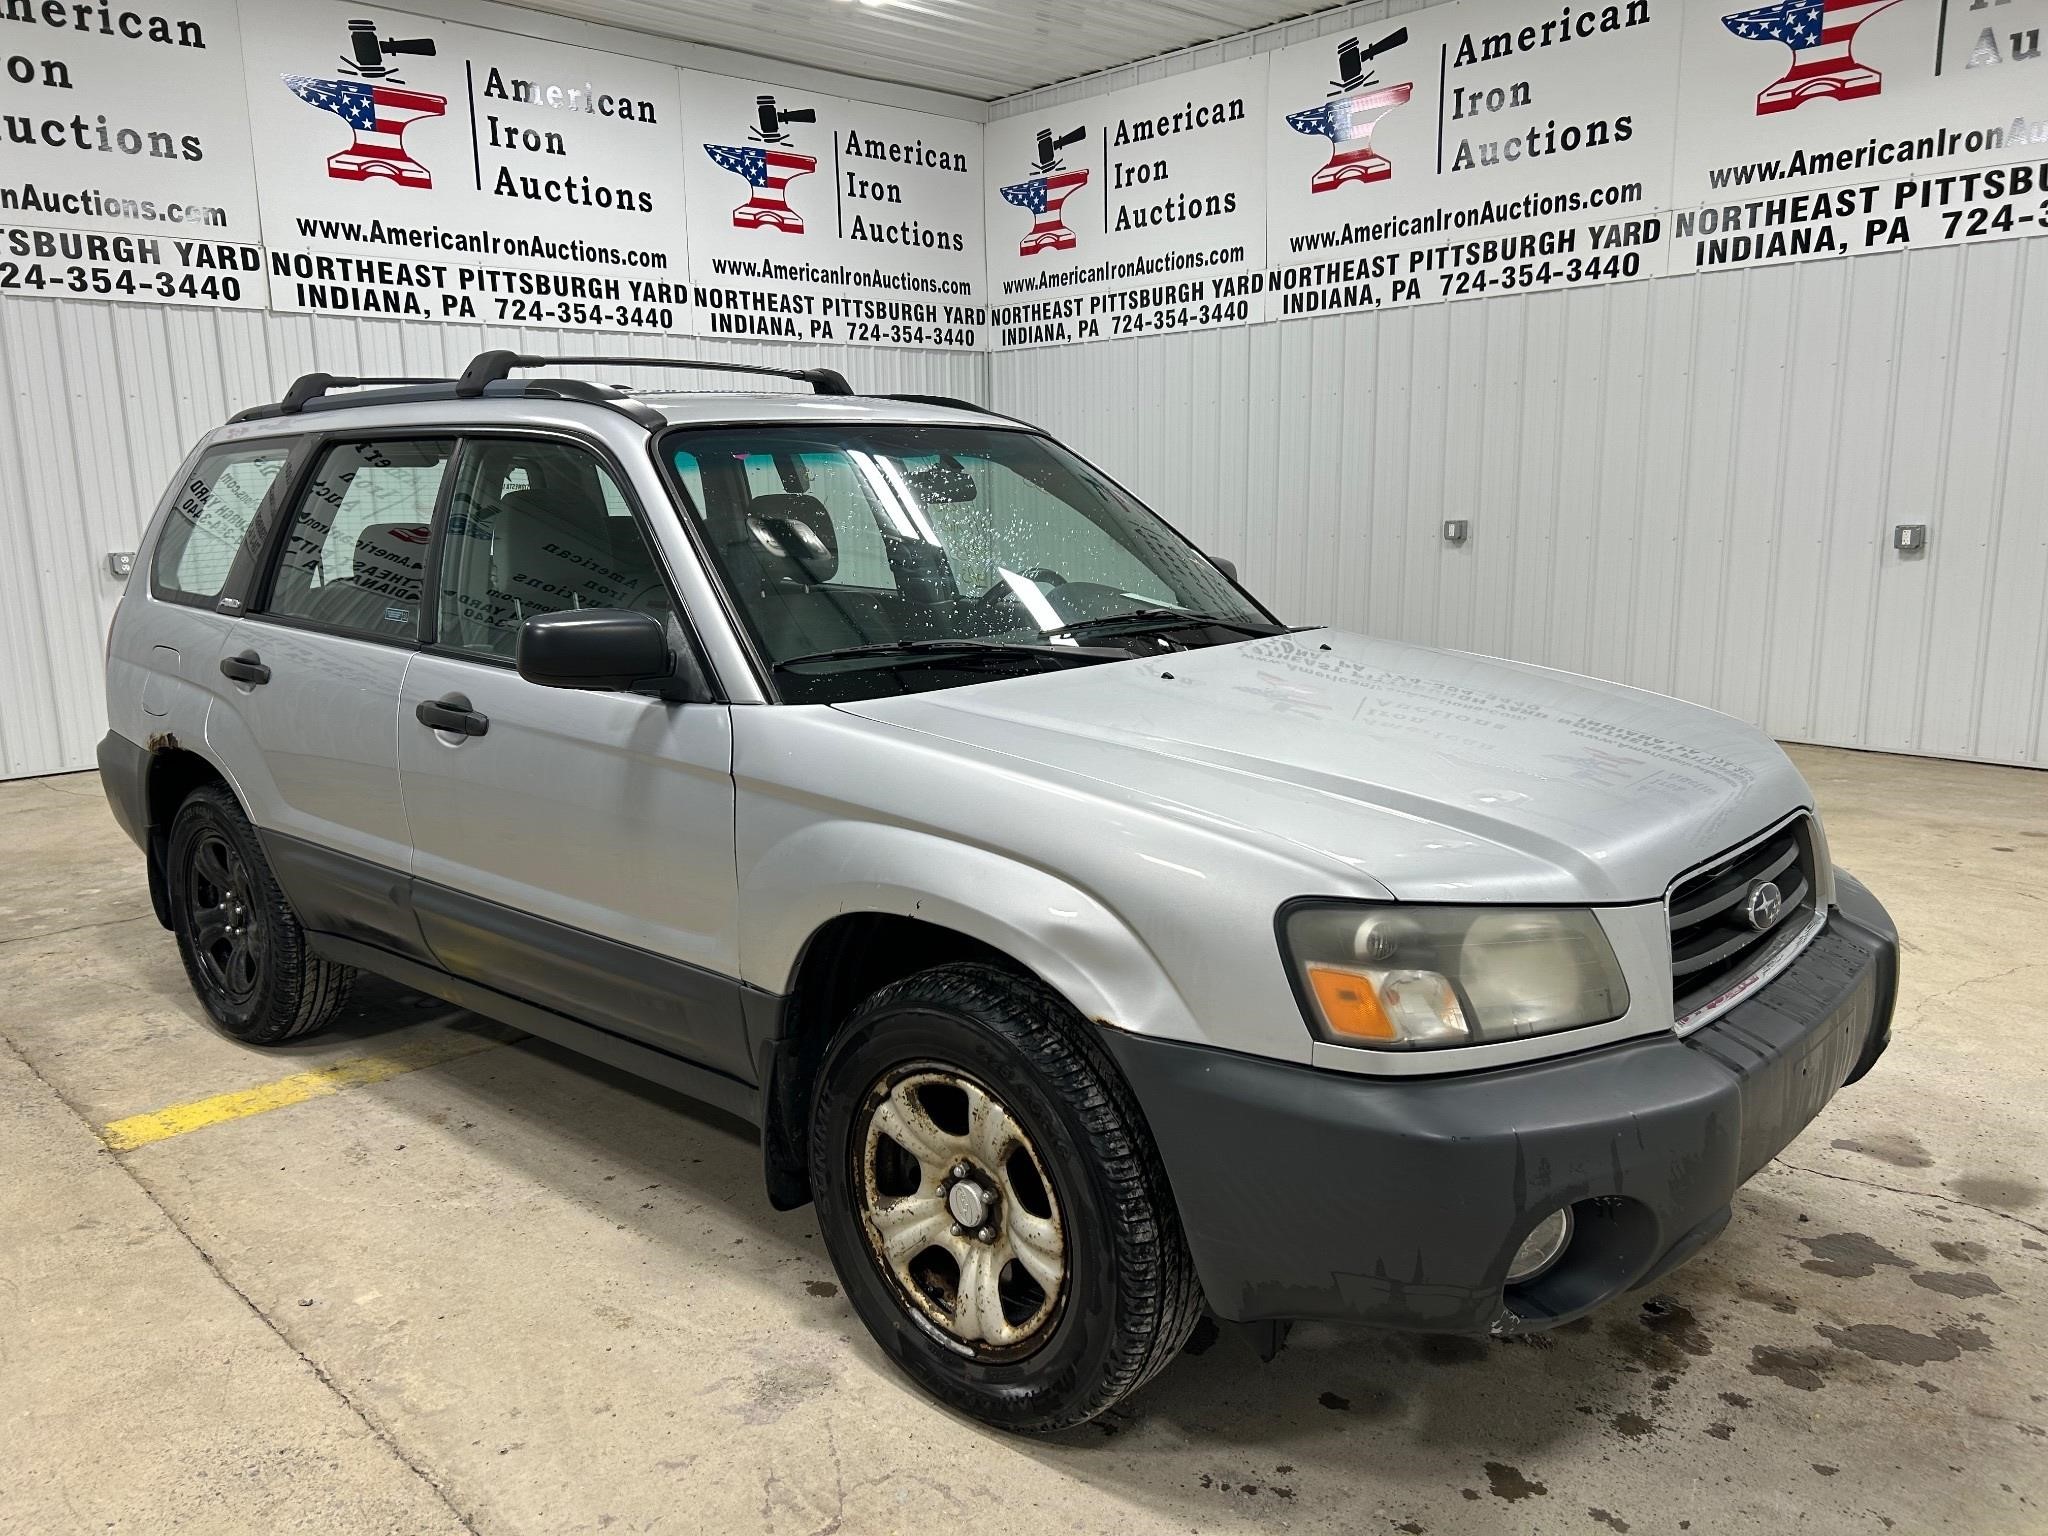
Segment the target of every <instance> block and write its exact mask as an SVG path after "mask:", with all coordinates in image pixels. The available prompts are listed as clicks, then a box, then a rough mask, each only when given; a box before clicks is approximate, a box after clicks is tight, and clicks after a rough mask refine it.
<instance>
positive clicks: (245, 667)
mask: <svg viewBox="0 0 2048 1536" xmlns="http://www.w3.org/2000/svg"><path fill="white" fill-rule="evenodd" d="M220 669H221V671H222V672H223V673H224V674H225V675H227V676H228V677H232V678H233V679H234V680H235V681H236V682H238V683H267V682H269V681H270V668H268V667H266V666H265V665H263V658H262V657H261V656H258V655H257V654H256V653H255V652H254V651H244V652H242V654H241V655H239V656H224V657H222V658H221V663H220Z"/></svg>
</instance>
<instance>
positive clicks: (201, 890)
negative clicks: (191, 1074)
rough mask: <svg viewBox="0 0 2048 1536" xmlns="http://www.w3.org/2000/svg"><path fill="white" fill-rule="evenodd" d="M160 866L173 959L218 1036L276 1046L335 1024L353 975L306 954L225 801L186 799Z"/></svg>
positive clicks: (231, 803) (245, 829)
mask: <svg viewBox="0 0 2048 1536" xmlns="http://www.w3.org/2000/svg"><path fill="white" fill-rule="evenodd" d="M165 866H166V871H167V874H168V876H169V881H168V883H169V886H170V904H171V930H172V932H173V933H175V934H176V935H177V939H178V956H179V958H180V959H182V960H183V961H184V962H185V976H186V979H187V980H188V981H190V982H191V983H192V990H193V992H194V993H196V994H197V995H198V998H199V1001H200V1004H201V1005H202V1006H203V1007H204V1008H205V1009H206V1014H207V1017H208V1018H210V1019H212V1020H213V1022H214V1024H215V1025H216V1026H218V1027H219V1029H220V1030H221V1032H222V1033H223V1034H226V1035H230V1036H232V1037H233V1038H235V1039H237V1040H240V1041H243V1042H245V1043H246V1044H249V1045H282V1044H284V1043H285V1042H286V1041H287V1040H296V1039H298V1038H299V1037H300V1036H302V1035H309V1034H311V1033H312V1032H313V1031H314V1030H316V1029H319V1028H320V1027H321V1026H322V1025H324V1024H326V1023H328V1022H329V1021H331V1020H332V1019H333V1018H334V1016H335V1014H336V1013H338V1012H339V1011H340V1009H341V1006H342V1004H343V1003H345V1002H346V1001H347V1000H348V993H349V987H350V986H351V984H352V983H353V982H354V981H355V975H356V973H355V971H354V970H353V969H352V968H351V967H349V966H345V965H338V964H336V963H335V962H333V961H331V960H323V959H321V958H320V957H319V956H318V955H315V954H314V953H313V952H312V951H311V950H310V949H309V948H307V946H306V934H305V930H304V929H303V928H301V927H300V926H299V919H298V915H297V914H296V913H295V912H293V911H292V909H291V905H290V903H289V902H287V901H286V900H285V899H284V892H283V891H282V890H280V889H279V888H278V884H277V878H276V876H274V875H273V874H272V873H271V871H270V864H269V861H268V860H266V859H265V858H264V857H263V845H262V844H261V843H260V842H259V841H258V840H257V837H256V829H255V828H254V827H252V826H250V825H249V818H248V817H246V816H244V815H243V814H242V808H241V806H240V805H238V804H237V803H236V802H235V797H234V796H233V795H232V794H230V793H228V791H227V790H226V789H224V788H222V787H221V786H219V785H213V784H209V785H206V786H203V787H202V788H199V789H195V790H194V791H193V792H192V793H191V794H190V795H189V796H187V797H186V799H185V803H184V804H183V805H181V806H179V807H178V814H177V815H176V816H174V817H173V818H172V819H171V835H170V839H169V846H168V848H167V850H166V859H165Z"/></svg>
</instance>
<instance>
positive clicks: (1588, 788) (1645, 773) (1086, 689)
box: [838, 630, 1812, 902]
mask: <svg viewBox="0 0 2048 1536" xmlns="http://www.w3.org/2000/svg"><path fill="white" fill-rule="evenodd" d="M838 707H839V708H840V709H842V710H843V711H845V712H847V713H849V714H852V715H857V716H859V717H861V718H864V719H867V720H871V721H876V722H880V723H883V724H886V725H890V726H895V727H899V728H902V729H906V730H913V731H918V732H921V733H924V734H926V735H929V736H934V737H939V738H943V739H946V740H949V741H951V742H955V743H957V744H959V745H960V746H961V747H963V748H967V749H971V750H974V751H977V752H981V753H991V754H1000V755H1001V756H1003V757H1006V758H1010V759H1021V760H1023V761H1025V762H1029V763H1032V764H1034V765H1036V766H1037V768H1038V770H1039V771H1040V772H1041V773H1043V774H1045V775H1048V776H1052V777H1057V778H1061V779H1067V780H1076V781H1087V783H1088V785H1089V787H1090V788H1091V789H1093V790H1094V792H1096V793H1097V794H1107V795H1108V796H1110V797H1111V798H1113V799H1121V800H1124V801H1126V802H1128V803H1132V804H1139V805H1142V806H1144V807H1145V808H1147V809H1148V810H1152V811H1157V812H1163V813H1166V814H1173V815H1178V816H1180V817H1183V818H1187V817H1192V818H1199V820H1200V821H1201V822H1202V823H1203V824H1204V825H1205V826H1206V827H1207V828H1208V829H1209V830H1212V831H1223V830H1228V831H1229V832H1231V833H1232V834H1234V835H1236V836H1239V837H1241V838H1244V839H1248V840H1253V841H1257V842H1260V843H1264V844H1266V845H1268V846H1271V847H1274V848H1275V849H1276V850H1277V849H1281V848H1284V849H1286V850H1288V851H1289V852H1291V853H1292V854H1293V855H1295V856H1297V857H1299V858H1301V859H1302V860H1303V862H1305V863H1308V864H1311V865H1315V866H1318V867H1320V868H1321V869H1323V870H1324V871H1326V872H1327V873H1328V874H1329V875H1330V876H1332V877H1333V881H1332V883H1333V884H1335V883H1338V880H1337V878H1334V877H1341V884H1342V886H1343V887H1344V888H1345V889H1347V890H1352V891H1356V890H1358V889H1361V888H1363V886H1364V884H1365V882H1371V883H1374V884H1377V885H1378V886H1379V887H1381V888H1382V890H1383V891H1384V892H1385V893H1387V894H1389V895H1392V896H1394V897H1397V898H1399V899H1403V900H1428V901H1459V900H1467V901H1506V900H1517V901H1597V902H1627V901H1650V900H1657V899H1661V898H1662V896H1663V895H1664V892H1665V890H1666V889H1667V888H1668V887H1669V885H1670V883H1671V881H1672V880H1673V878H1674V877H1676V876H1677V875H1678V874H1679V873H1681V872H1682V871H1684V870H1685V869H1687V868H1690V867H1691V866H1693V865H1695V864H1698V863H1700V862H1702V861H1703V860H1706V859H1708V858H1711V857H1712V856H1713V855H1715V854H1717V853H1720V852H1722V851H1723V850H1725V849H1727V848H1729V847H1732V846H1733V845H1735V844H1736V843H1739V842H1741V841H1742V840H1743V839H1744V838H1746V837H1748V836H1750V835H1752V834H1754V833H1756V832H1759V831H1761V830H1763V829H1764V828H1765V827H1767V826H1769V825H1771V824H1772V823H1773V822H1775V821H1777V820H1779V819H1780V818H1782V817H1784V816H1785V815H1787V814H1789V813H1790V812H1792V811H1794V810H1795V809H1798V808H1800V807H1802V806H1810V805H1811V804H1812V797H1811V794H1810V792H1809V791H1808V789H1807V787H1806V784H1805V781H1804V780H1803V779H1801V778H1800V776H1799V773H1798V771H1797V770H1796V769H1795V768H1793V766H1792V764H1791V763H1790V761H1788V760H1787V758H1786V757H1785V754H1784V753H1783V752H1782V751H1780V750H1779V748H1778V746H1777V744H1776V743H1775V742H1773V741H1772V740H1771V739H1770V738H1769V737H1768V736H1765V735H1763V734H1762V733H1761V732H1759V731H1757V730H1754V729H1753V728H1751V727H1749V726H1747V725H1744V724H1743V723H1742V722H1740V721H1738V720H1735V719H1732V718H1730V717H1729V716H1727V715H1723V714H1719V713H1717V712H1715V711H1713V710H1709V709H1703V708H1701V707H1699V706H1698V705H1693V704H1686V703H1682V702H1680V701H1679V700H1676V699H1671V698H1667V697H1665V696H1664V695H1662V694H1655V693H1648V692H1644V691H1642V690H1640V689H1635V688H1627V687H1623V686H1620V685H1618V684H1614V683H1604V682H1599V681H1597V680H1595V679H1592V678H1586V677H1579V676H1575V675H1573V674H1570V673H1564V672H1554V671H1550V670H1547V669H1544V668H1541V667H1532V666H1527V665H1524V664H1521V663H1518V662H1510V661H1502V660H1497V659H1494V658H1491V657H1484V656H1474V655H1468V654H1465V653H1462V652H1456V651H1441V650H1435V649H1431V648H1428V647H1424V646H1417V645H1408V644H1403V643H1401V642H1398V641H1392V640H1379V639H1374V638H1371V637H1369V636H1365V635H1356V634H1347V633H1344V632H1342V631H1337V630H1316V631H1311V632H1305V633H1299V634H1293V635H1281V636H1274V637H1272V638H1270V639H1264V640H1257V641H1251V642H1246V643H1243V644H1236V645H1224V646H1214V647H1211V648H1208V649H1206V650H1199V651H1187V652H1180V653H1175V654H1172V655H1166V656H1161V657H1157V658H1146V659H1143V660H1138V661H1131V662H1122V663H1113V664H1108V665H1104V666H1098V667H1084V668H1074V669H1072V670H1067V671H1061V672H1055V673H1042V674H1036V675H1033V676H1030V677H1024V678H1012V679H1004V680H1001V681H995V682H989V683H983V684H977V685H970V686H967V687H963V688H955V689H950V690H943V691H938V692H932V693H923V694H914V695H909V696H899V697H892V698H881V699H868V700H861V701H858V702H854V703H849V704H844V705H840V706H838ZM1070 835H1076V836H1087V835H1089V833H1088V829H1087V828H1086V827H1075V828H1073V829H1071V831H1070ZM1336 893H1338V892H1333V894H1336Z"/></svg>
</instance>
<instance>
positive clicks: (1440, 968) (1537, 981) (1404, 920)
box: [1284, 905, 1628, 1051]
mask: <svg viewBox="0 0 2048 1536" xmlns="http://www.w3.org/2000/svg"><path fill="white" fill-rule="evenodd" d="M1284 931H1285V933H1286V938H1287V950H1288V963H1289V964H1290V965H1292V966H1293V967H1294V970H1295V975H1296V977H1297V978H1298V979H1299V981H1300V984H1301V993H1302V997H1303V999H1304V1001H1305V1002H1306V1004H1307V1007H1308V1011H1309V1014H1310V1016H1311V1021H1312V1022H1314V1023H1316V1024H1319V1025H1320V1026H1321V1027H1322V1030H1323V1033H1324V1034H1325V1036H1326V1037H1327V1038H1329V1039H1330V1040H1333V1041H1335V1042H1336V1043H1338V1044H1340V1045H1362V1046H1368V1047H1372V1048H1374V1049H1378V1050H1390V1051H1409V1050H1430V1049H1435V1048H1440V1047H1443V1046H1453V1045H1484V1044H1488V1043H1490V1042H1493V1041H1497V1040H1520V1039H1523V1038H1525V1037H1527V1036H1529V1035H1543V1034H1549V1033H1551V1032H1553V1031H1555V1030H1560V1029H1577V1028H1579V1027H1581V1026H1582V1025H1586V1024H1604V1023H1606V1022H1607V1021H1608V1020H1610V1019H1618V1018H1620V1017H1621V1016H1622V1015H1623V1014H1624V1013H1627V1012H1628V983H1627V981H1625V980H1624V979H1623V977H1622V974H1621V966H1620V963H1619V962H1618V961H1616V960H1615V958H1614V946H1613V945H1611V944H1610V943H1608V942H1607V934H1606V932H1605V931H1604V930H1603V929H1602V928H1601V926H1600V920H1599V919H1598V918H1596V917H1595V916H1594V915H1593V914H1592V913H1591V912H1588V911H1583V910H1572V909H1569V908H1558V909H1550V908H1540V907H1536V908H1513V907H1399V906H1389V907H1366V906H1322V905H1305V906H1300V907H1296V908H1295V909H1294V910H1292V911H1291V912H1289V913H1288V914H1287V919H1286V922H1285V925H1284Z"/></svg>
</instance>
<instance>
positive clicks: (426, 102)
mask: <svg viewBox="0 0 2048 1536" xmlns="http://www.w3.org/2000/svg"><path fill="white" fill-rule="evenodd" d="M283 78H284V83H285V85H286V87H287V88H289V89H290V91H291V93H292V94H293V95H294V96H296V97H298V98H299V100H301V101H303V102H305V103H306V105H308V106H310V107H318V108H319V109H320V110H321V111H322V112H332V113H333V114H334V115H335V116H336V117H338V118H340V119H341V120H342V121H343V122H344V123H347V124H348V125H349V127H350V128H352V129H354V130H355V136H356V137H355V142H354V143H353V144H351V145H350V146H349V147H348V148H347V149H344V150H342V151H341V152H340V153H339V154H335V155H329V156H328V157H327V174H328V175H330V176H333V177H335V178H337V179H338V180H341V181H367V180H369V179H370V178H371V177H372V176H385V177H389V178H390V179H391V180H393V181H395V182H397V183H398V184H399V185H400V186H402V187H431V186H432V185H433V184H434V178H433V175H432V174H431V173H430V172H429V171H428V170H427V168H426V167H425V166H424V165H421V164H420V163H419V161H417V160H415V159H413V157H412V156H411V155H410V154H409V153H407V151H406V148H405V130H406V129H407V127H409V126H410V125H411V124H413V123H415V122H417V121H418V120H419V119H420V118H423V117H439V116H441V114H442V113H444V112H445V111H447V110H448V98H447V97H445V96H430V95H428V94H427V93H426V92H425V91H408V90H405V89H403V88H402V87H399V86H395V85H365V84H364V83H363V82H362V81H360V80H322V79H320V78H318V77H317V76H314V75H286V76H284V77H283Z"/></svg>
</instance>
